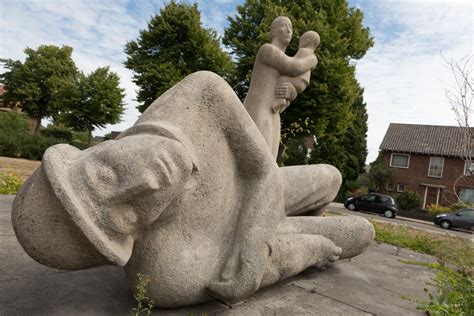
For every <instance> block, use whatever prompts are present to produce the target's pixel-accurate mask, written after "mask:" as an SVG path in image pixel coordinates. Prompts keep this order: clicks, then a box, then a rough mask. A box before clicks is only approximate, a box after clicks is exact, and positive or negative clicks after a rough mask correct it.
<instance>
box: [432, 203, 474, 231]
mask: <svg viewBox="0 0 474 316" xmlns="http://www.w3.org/2000/svg"><path fill="white" fill-rule="evenodd" d="M434 223H435V224H436V225H439V226H441V228H445V229H449V228H462V229H470V230H474V209H472V208H465V209H462V210H459V211H456V212H453V213H448V214H440V215H437V216H436V217H435V219H434Z"/></svg>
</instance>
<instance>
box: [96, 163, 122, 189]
mask: <svg viewBox="0 0 474 316" xmlns="http://www.w3.org/2000/svg"><path fill="white" fill-rule="evenodd" d="M96 179H97V180H98V181H99V182H101V183H103V184H104V185H114V184H117V182H118V178H117V174H116V173H115V171H114V170H113V169H112V168H111V167H109V166H102V167H101V168H100V169H98V170H97V173H96Z"/></svg>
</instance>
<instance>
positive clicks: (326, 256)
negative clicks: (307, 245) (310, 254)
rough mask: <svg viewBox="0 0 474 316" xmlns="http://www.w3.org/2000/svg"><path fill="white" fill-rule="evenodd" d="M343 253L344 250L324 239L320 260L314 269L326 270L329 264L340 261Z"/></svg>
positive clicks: (322, 239) (322, 240)
mask: <svg viewBox="0 0 474 316" xmlns="http://www.w3.org/2000/svg"><path fill="white" fill-rule="evenodd" d="M320 237H322V236H320ZM341 253H342V249H341V248H340V247H337V246H336V245H335V244H334V243H333V242H332V241H331V240H329V239H327V238H325V237H322V238H321V249H320V253H319V258H318V259H319V260H318V261H317V262H316V263H315V264H314V267H315V268H318V269H323V268H325V267H326V266H328V265H329V264H331V263H333V262H335V261H337V260H339V257H340V255H341Z"/></svg>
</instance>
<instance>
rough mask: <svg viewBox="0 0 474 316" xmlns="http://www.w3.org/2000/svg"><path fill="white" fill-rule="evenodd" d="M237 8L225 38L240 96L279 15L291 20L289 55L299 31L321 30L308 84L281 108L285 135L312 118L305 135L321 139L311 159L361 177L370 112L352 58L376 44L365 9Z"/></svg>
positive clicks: (319, 5) (269, 4)
mask: <svg viewBox="0 0 474 316" xmlns="http://www.w3.org/2000/svg"><path fill="white" fill-rule="evenodd" d="M237 10H238V14H237V15H236V16H235V17H231V18H229V23H230V24H229V27H228V28H227V29H226V30H225V35H224V39H223V42H224V44H226V45H227V46H228V47H229V48H230V50H231V52H232V53H233V54H234V56H235V58H236V61H237V67H236V77H237V81H238V85H237V87H236V91H237V93H238V94H239V96H240V97H241V98H243V97H244V95H245V93H246V91H247V89H248V86H249V78H250V72H251V70H252V67H253V63H254V60H255V55H256V53H257V50H258V48H259V47H260V46H261V45H262V44H263V43H265V42H268V37H267V33H268V31H269V29H270V24H271V22H272V20H273V19H274V18H275V17H276V16H278V15H286V16H288V17H289V18H290V19H291V21H292V23H293V40H292V42H291V43H290V46H289V47H288V49H287V50H286V53H287V55H289V56H293V55H294V54H295V53H296V51H297V47H298V39H299V36H300V35H301V34H303V33H304V32H305V31H308V30H315V31H317V32H318V33H319V35H320V37H321V44H320V46H319V48H318V49H317V50H316V54H317V57H318V60H319V62H318V65H317V67H316V69H315V70H313V72H312V75H311V83H310V85H309V86H308V87H307V88H306V90H305V91H304V92H303V93H302V94H301V95H299V96H298V98H296V100H294V101H293V102H292V104H291V105H290V107H289V108H288V109H287V110H286V111H285V112H283V113H282V135H289V134H288V133H285V131H286V130H287V129H289V128H291V126H292V125H294V124H295V123H298V122H300V121H308V122H310V124H308V125H307V127H306V128H305V129H304V130H303V131H302V133H301V136H305V135H308V134H311V135H316V137H317V139H318V142H319V143H320V145H319V146H318V147H316V148H315V150H314V151H313V152H312V159H311V161H310V162H313V163H322V162H325V163H331V164H334V165H335V166H336V167H338V168H339V169H340V170H341V171H342V173H343V176H345V177H349V178H352V179H355V178H357V174H358V173H359V172H360V170H361V167H362V164H363V162H364V161H365V157H366V153H367V151H366V145H365V143H366V130H367V114H366V111H365V104H364V102H363V98H362V90H361V88H360V86H359V84H358V82H357V80H356V78H355V65H354V62H353V60H356V59H360V58H362V57H363V56H364V55H365V53H366V51H367V50H368V49H369V48H370V47H371V46H372V45H373V39H372V38H371V36H370V34H369V30H368V28H366V27H363V25H362V18H363V15H362V12H361V11H360V10H359V9H355V8H349V6H348V4H347V1H346V0H296V1H293V0H292V1H289V0H268V1H257V0H247V1H246V2H245V3H244V4H243V5H241V6H238V7H237ZM292 137H298V135H295V136H292ZM292 137H290V138H292ZM283 141H284V142H285V140H284V139H283ZM352 145H355V147H354V148H352ZM356 151H357V152H356Z"/></svg>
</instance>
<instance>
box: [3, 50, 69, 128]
mask: <svg viewBox="0 0 474 316" xmlns="http://www.w3.org/2000/svg"><path fill="white" fill-rule="evenodd" d="M24 52H25V54H26V56H27V57H26V60H25V62H24V63H22V62H21V61H18V60H12V59H0V63H2V64H3V67H5V68H6V69H7V71H6V72H5V73H3V74H1V75H0V81H1V82H2V83H3V84H4V85H5V88H6V90H7V92H6V93H5V95H4V99H5V102H7V104H8V105H10V106H14V105H16V104H17V103H20V104H21V108H22V110H23V112H25V113H26V114H28V116H30V117H34V118H36V119H37V123H38V124H37V125H36V130H35V134H36V133H37V132H38V130H39V127H40V125H41V119H43V118H47V117H53V116H55V115H56V114H57V113H58V111H60V109H62V108H63V105H64V98H68V96H70V95H72V93H73V90H74V89H75V80H76V75H77V69H76V65H75V64H74V61H73V60H72V58H71V53H72V48H71V47H68V46H63V47H57V46H54V45H42V46H40V47H38V49H36V50H34V49H32V48H28V47H27V48H26V49H25V51H24Z"/></svg>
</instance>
